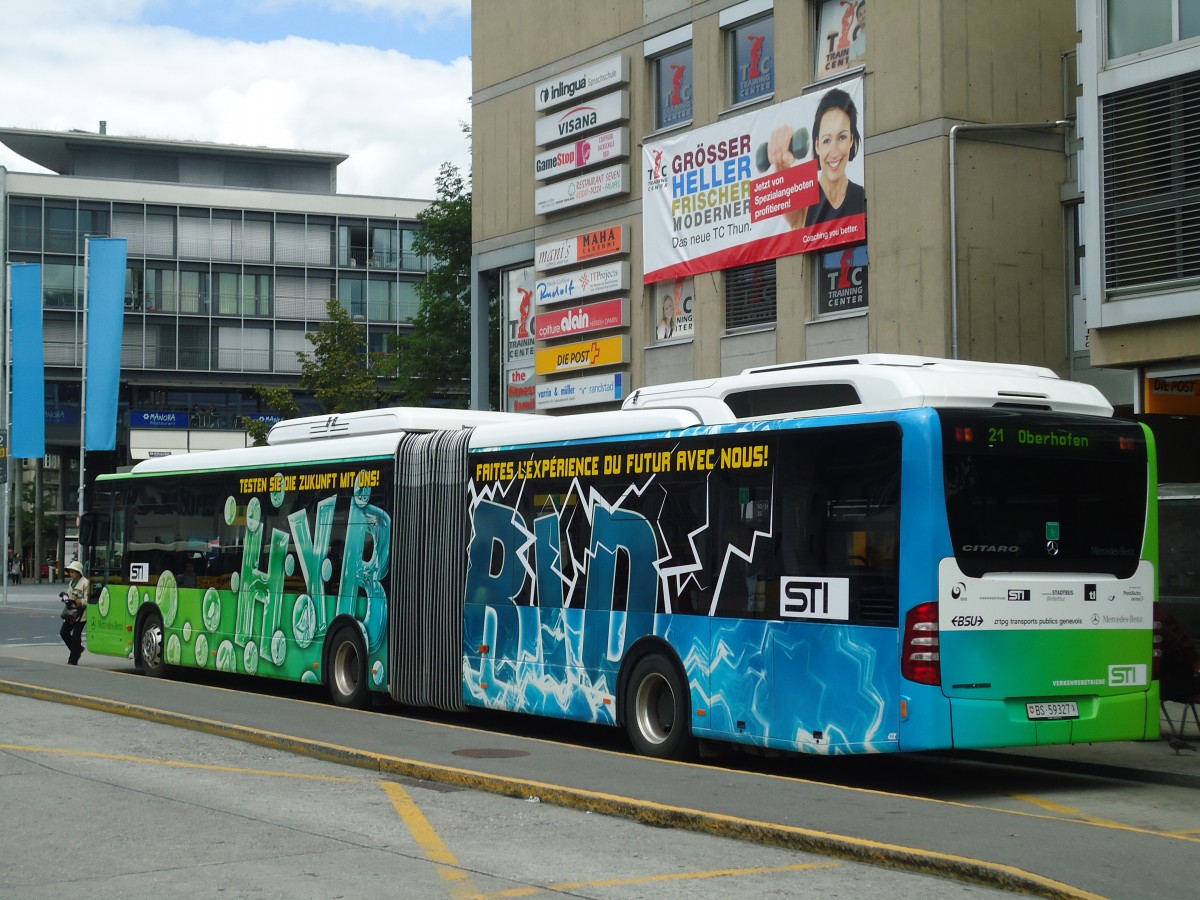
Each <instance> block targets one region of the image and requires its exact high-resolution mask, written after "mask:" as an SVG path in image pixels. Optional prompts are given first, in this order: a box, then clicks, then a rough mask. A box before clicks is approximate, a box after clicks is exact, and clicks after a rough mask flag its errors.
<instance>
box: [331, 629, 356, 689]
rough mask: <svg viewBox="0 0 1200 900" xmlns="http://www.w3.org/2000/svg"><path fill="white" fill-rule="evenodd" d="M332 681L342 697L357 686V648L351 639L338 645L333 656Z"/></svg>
mask: <svg viewBox="0 0 1200 900" xmlns="http://www.w3.org/2000/svg"><path fill="white" fill-rule="evenodd" d="M333 683H334V685H335V686H336V687H337V690H338V693H339V694H341V695H342V696H343V697H349V696H350V695H351V694H353V693H354V691H355V690H356V689H357V688H358V650H357V649H356V648H355V646H354V642H353V641H343V642H342V643H341V644H339V645H338V648H337V652H336V653H335V654H334V657H333Z"/></svg>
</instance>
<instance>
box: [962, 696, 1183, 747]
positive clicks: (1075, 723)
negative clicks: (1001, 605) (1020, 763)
mask: <svg viewBox="0 0 1200 900" xmlns="http://www.w3.org/2000/svg"><path fill="white" fill-rule="evenodd" d="M1037 699H1044V698H1034V697H1014V698H1008V699H1006V700H968V699H961V698H955V699H952V700H951V701H950V715H951V721H952V723H953V724H952V726H951V727H952V740H953V744H954V747H955V748H957V749H968V748H984V747H1036V746H1047V745H1051V744H1086V743H1096V742H1100V741H1142V740H1151V739H1157V738H1158V729H1159V720H1158V693H1157V691H1154V690H1151V691H1145V692H1141V693H1132V694H1121V695H1117V696H1111V697H1098V696H1095V695H1080V696H1076V697H1055V698H1054V699H1055V700H1074V701H1075V702H1076V704H1077V705H1078V708H1079V718H1077V719H1050V720H1042V721H1031V720H1030V718H1029V713H1028V711H1027V709H1026V705H1025V704H1026V702H1027V701H1031V700H1037Z"/></svg>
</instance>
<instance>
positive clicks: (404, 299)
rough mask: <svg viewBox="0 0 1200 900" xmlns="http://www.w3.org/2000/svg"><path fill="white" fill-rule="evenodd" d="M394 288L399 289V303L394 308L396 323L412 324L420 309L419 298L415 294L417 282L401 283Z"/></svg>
mask: <svg viewBox="0 0 1200 900" xmlns="http://www.w3.org/2000/svg"><path fill="white" fill-rule="evenodd" d="M396 287H397V288H398V289H399V303H398V304H397V308H396V316H397V321H399V322H412V321H413V320H415V319H416V318H417V311H418V310H419V309H420V307H421V297H420V295H418V294H417V282H415V281H401V282H400V283H399V284H398V285H396Z"/></svg>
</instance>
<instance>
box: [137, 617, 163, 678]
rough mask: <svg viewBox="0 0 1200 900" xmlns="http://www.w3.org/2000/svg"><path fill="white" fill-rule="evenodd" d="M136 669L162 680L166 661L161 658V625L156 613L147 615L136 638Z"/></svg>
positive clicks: (160, 618)
mask: <svg viewBox="0 0 1200 900" xmlns="http://www.w3.org/2000/svg"><path fill="white" fill-rule="evenodd" d="M137 647H138V652H137V667H138V669H139V670H140V671H141V673H142V674H143V675H149V676H151V677H152V678H163V677H165V676H166V674H167V661H166V658H165V657H164V656H163V623H162V616H160V615H159V614H158V612H157V611H156V612H150V613H147V614H146V616H145V618H143V619H142V627H141V629H140V630H139V631H138V638H137Z"/></svg>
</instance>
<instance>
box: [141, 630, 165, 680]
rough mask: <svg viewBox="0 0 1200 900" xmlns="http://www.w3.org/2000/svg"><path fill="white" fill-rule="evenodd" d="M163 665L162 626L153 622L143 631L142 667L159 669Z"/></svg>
mask: <svg viewBox="0 0 1200 900" xmlns="http://www.w3.org/2000/svg"><path fill="white" fill-rule="evenodd" d="M161 663H162V626H161V625H160V624H158V622H152V623H151V624H150V625H149V626H148V627H147V628H146V629H145V630H143V631H142V665H143V666H145V667H146V668H147V669H157V668H158V667H159V665H160V664H161Z"/></svg>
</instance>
